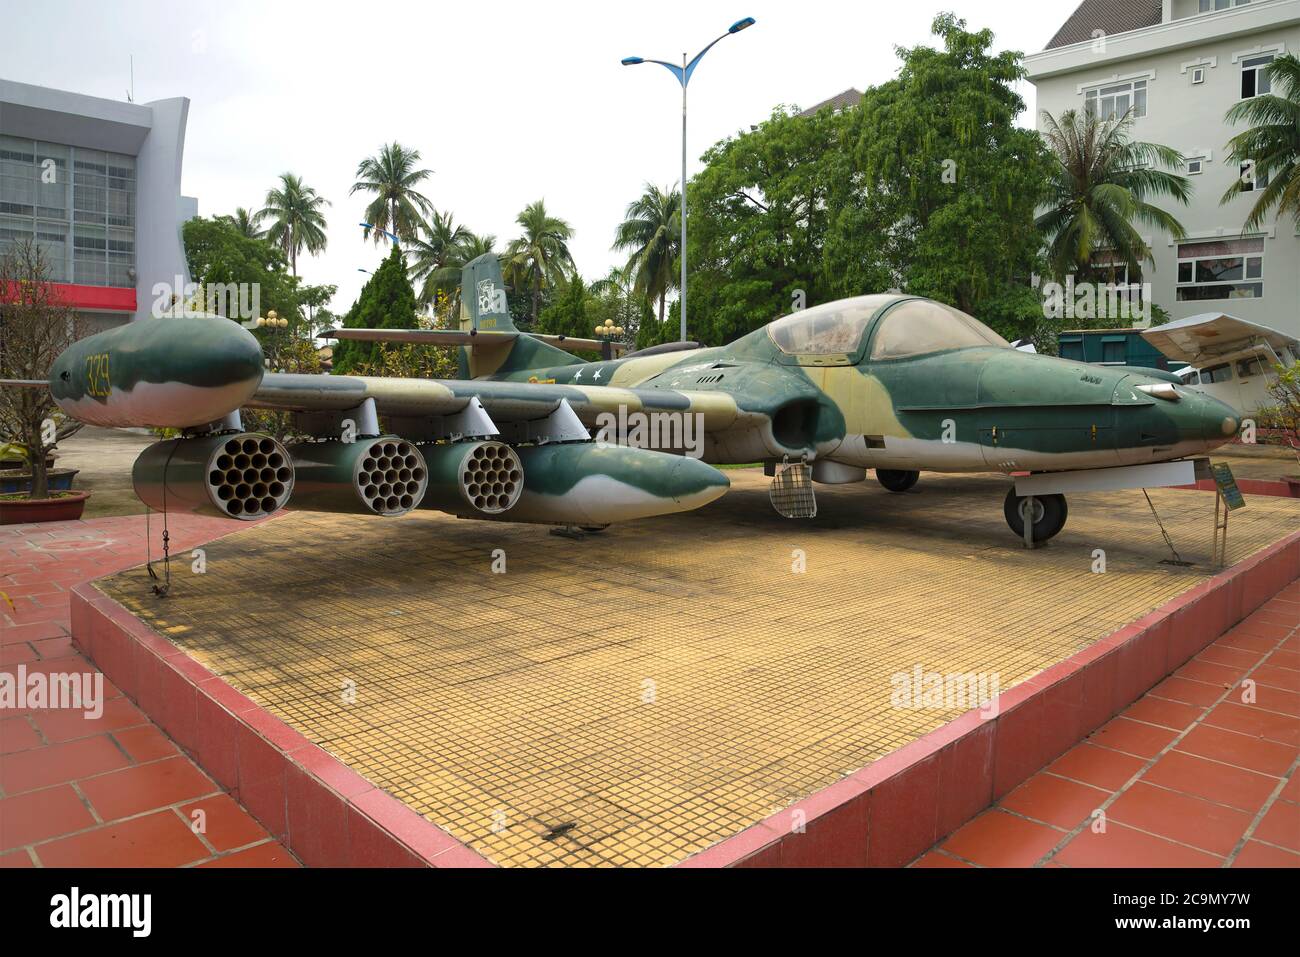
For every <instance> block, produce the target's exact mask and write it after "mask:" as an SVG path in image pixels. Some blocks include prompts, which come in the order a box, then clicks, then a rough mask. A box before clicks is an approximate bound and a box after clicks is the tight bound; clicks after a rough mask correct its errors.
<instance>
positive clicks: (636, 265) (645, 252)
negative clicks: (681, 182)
mask: <svg viewBox="0 0 1300 957" xmlns="http://www.w3.org/2000/svg"><path fill="white" fill-rule="evenodd" d="M681 247H682V194H681V191H680V190H676V189H672V188H669V189H660V188H659V187H658V186H655V185H653V184H651V183H646V184H645V189H644V191H643V192H642V193H641V195H640V196H639V197H637V198H636V199H635V200H633V201H632V202H631V203H629V204H628V207H627V212H626V213H625V214H624V219H623V222H621V223H619V225H618V228H617V230H616V231H615V234H614V246H613V248H614V249H615V250H618V251H620V252H623V253H626V254H627V255H628V260H627V267H626V271H627V274H628V275H629V276H631V277H632V282H633V287H634V288H635V290H636V291H637V292H638V293H640V294H641V295H642V296H645V297H646V299H647V300H649V301H651V302H655V303H657V304H658V306H659V321H660V322H663V321H664V307H665V304H666V302H667V299H668V293H669V291H670V290H673V289H676V288H677V287H678V286H679V285H680V284H681V281H680V279H679V278H678V277H679V273H680V263H681V259H680V254H681Z"/></svg>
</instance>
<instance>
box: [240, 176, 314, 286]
mask: <svg viewBox="0 0 1300 957" xmlns="http://www.w3.org/2000/svg"><path fill="white" fill-rule="evenodd" d="M329 204H330V202H329V200H328V199H325V198H324V197H323V196H321V195H320V194H318V193H317V192H316V190H314V189H312V188H311V187H310V186H308V185H306V184H305V183H304V182H303V181H302V179H301V177H298V176H295V175H294V174H293V173H281V174H280V187H279V189H272V190H268V191H267V194H266V205H265V206H264V207H263V208H262V209H260V210H258V212H257V215H256V216H254V217H253V222H254V223H260V222H261V221H262V220H264V219H270V221H271V225H270V226H269V227H268V228H267V230H266V234H265V235H266V239H268V240H270V241H271V242H273V243H275V244H276V245H277V246H279V247H280V248H281V249H283V250H284V254H285V256H287V257H288V259H289V266H290V268H291V269H292V270H293V274H294V276H297V275H298V253H300V252H301V251H302V250H304V249H306V250H307V252H309V253H312V254H313V255H315V254H316V253H318V252H321V251H322V250H323V249H324V248H325V245H326V243H327V242H328V240H327V239H326V238H325V214H324V213H323V212H322V211H321V207H323V206H328V205H329Z"/></svg>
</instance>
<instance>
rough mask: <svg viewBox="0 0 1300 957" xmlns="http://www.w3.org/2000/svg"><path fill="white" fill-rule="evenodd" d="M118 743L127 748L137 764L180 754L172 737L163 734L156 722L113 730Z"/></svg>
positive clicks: (127, 751)
mask: <svg viewBox="0 0 1300 957" xmlns="http://www.w3.org/2000/svg"><path fill="white" fill-rule="evenodd" d="M113 737H114V738H115V739H117V743H118V744H119V745H120V746H122V747H123V748H126V753H127V754H129V755H131V757H132V759H134V760H135V762H136V763H137V764H143V763H144V762H146V761H154V760H157V759H158V758H165V757H168V756H170V755H173V754H180V751H179V750H177V748H176V744H175V742H174V741H172V739H171V738H169V737H167V735H165V734H163V733H162V731H161V730H159V728H158V726H157V725H156V724H142V725H140V726H139V727H138V728H123V729H121V730H118V731H114V732H113Z"/></svg>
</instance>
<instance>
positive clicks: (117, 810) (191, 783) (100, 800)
mask: <svg viewBox="0 0 1300 957" xmlns="http://www.w3.org/2000/svg"><path fill="white" fill-rule="evenodd" d="M79 786H80V788H81V793H82V794H84V795H85V796H86V799H87V800H88V801H90V806H91V807H93V808H94V809H95V810H96V811H97V812H98V813H99V816H100V817H102V818H103V819H104V820H105V821H116V820H118V819H119V818H123V817H130V816H131V815H134V814H140V813H142V812H144V811H150V810H153V809H154V808H159V807H166V806H167V805H169V804H175V803H176V802H178V801H184V800H186V799H189V798H197V797H201V796H203V795H206V794H211V793H212V792H213V791H216V790H217V786H216V784H214V783H213V782H212V781H211V780H209V779H208V776H207V775H206V774H204V773H203V772H202V771H200V770H199V769H198V768H197V767H196V766H195V765H194V764H193V763H192V762H191V761H190V760H189V759H188V758H183V757H176V758H166V759H164V760H162V761H154V762H152V763H150V764H141V765H137V766H136V767H131V768H123V769H122V770H121V771H114V772H113V773H112V774H101V775H99V776H98V777H94V778H91V779H89V780H87V781H82V782H81V783H80V785H79Z"/></svg>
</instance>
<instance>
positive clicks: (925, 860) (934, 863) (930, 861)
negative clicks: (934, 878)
mask: <svg viewBox="0 0 1300 957" xmlns="http://www.w3.org/2000/svg"><path fill="white" fill-rule="evenodd" d="M911 866H912V867H970V866H971V865H970V864H967V863H966V862H965V861H959V860H957V858H955V857H949V856H948V855H947V854H940V853H939V852H938V851H930V852H929V853H928V854H926V855H925V856H924V857H921V858H919V859H918V860H915V861H913V862H912V865H911Z"/></svg>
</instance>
